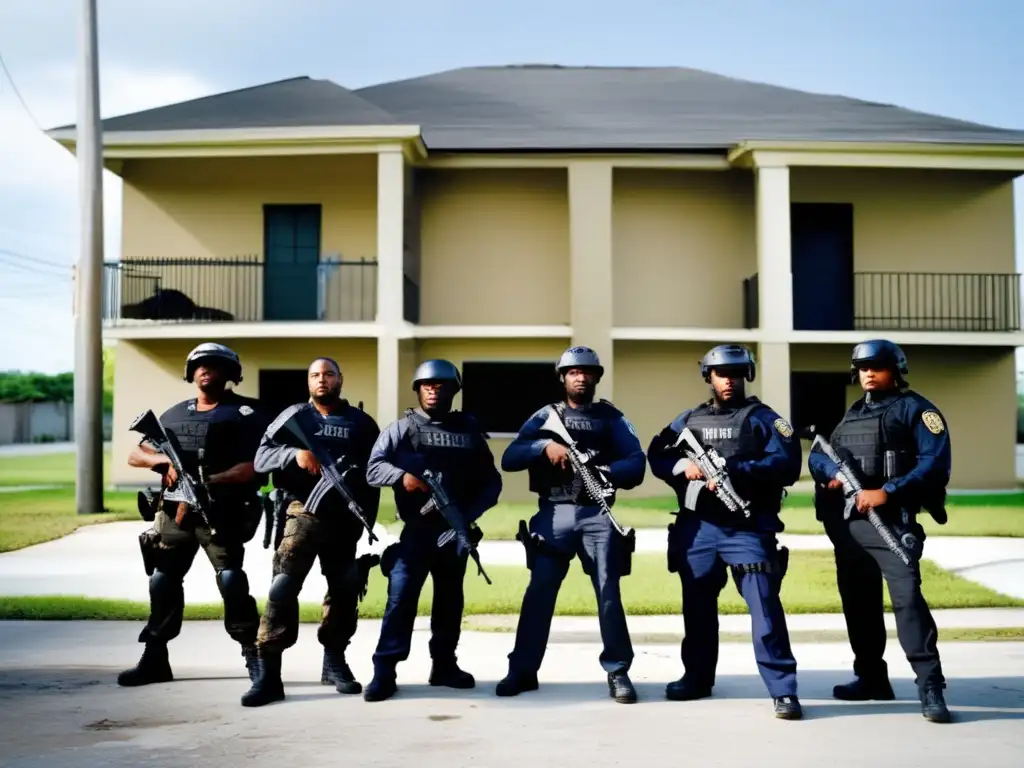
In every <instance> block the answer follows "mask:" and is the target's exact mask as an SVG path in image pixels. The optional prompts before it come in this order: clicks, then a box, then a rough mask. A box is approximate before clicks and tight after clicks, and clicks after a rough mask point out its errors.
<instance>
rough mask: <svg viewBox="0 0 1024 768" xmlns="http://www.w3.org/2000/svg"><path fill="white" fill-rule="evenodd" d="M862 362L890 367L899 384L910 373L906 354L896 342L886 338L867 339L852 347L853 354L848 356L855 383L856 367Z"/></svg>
mask: <svg viewBox="0 0 1024 768" xmlns="http://www.w3.org/2000/svg"><path fill="white" fill-rule="evenodd" d="M864 363H881V364H883V365H884V366H886V367H887V368H890V369H891V370H892V371H893V373H895V374H896V381H897V383H899V384H905V383H906V382H905V381H904V379H903V377H904V376H906V375H907V374H908V373H910V367H909V366H908V365H907V356H906V355H905V354H904V353H903V350H902V349H900V347H899V345H898V344H895V343H893V342H891V341H889V340H888V339H869V340H868V341H862V342H861V343H860V344H858V345H857V346H855V347H854V348H853V354H852V355H851V356H850V381H851V382H852V383H854V384H856V383H857V369H858V367H859V366H861V365H863V364H864Z"/></svg>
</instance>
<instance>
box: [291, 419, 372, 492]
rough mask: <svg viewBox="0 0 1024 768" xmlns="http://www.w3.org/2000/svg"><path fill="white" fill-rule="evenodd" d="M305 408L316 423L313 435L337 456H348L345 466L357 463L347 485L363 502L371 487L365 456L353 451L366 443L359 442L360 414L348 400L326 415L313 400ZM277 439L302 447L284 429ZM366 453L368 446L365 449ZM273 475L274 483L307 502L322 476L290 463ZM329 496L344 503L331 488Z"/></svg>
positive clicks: (332, 454) (329, 452) (329, 451)
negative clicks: (367, 475) (316, 475)
mask: <svg viewBox="0 0 1024 768" xmlns="http://www.w3.org/2000/svg"><path fill="white" fill-rule="evenodd" d="M303 409H305V410H308V414H307V417H308V418H309V419H310V420H311V421H312V422H313V423H314V424H315V425H316V429H315V431H314V432H313V433H312V435H311V437H312V439H313V440H315V441H316V442H317V443H318V444H319V445H320V446H322V447H323V449H324V450H325V451H327V453H328V454H330V455H331V456H332V457H333V458H334V459H340V458H341V457H343V456H344V457H345V466H351V465H355V466H356V469H355V470H354V471H352V472H349V473H348V474H347V475H346V477H345V484H346V485H348V487H349V490H351V491H352V493H353V495H354V496H355V497H356V500H357V501H359V502H360V503H364V501H363V493H364V491H365V490H366V489H367V488H368V485H367V483H366V458H367V457H366V455H356V454H355V453H354V451H355V450H356V449H357V448H359V447H360V446H361V445H362V446H365V442H363V441H360V430H361V429H362V428H363V419H361V418H360V416H361V413H360V412H359V411H358V410H357V409H355V408H354V407H352V406H351V405H349V403H348V401H347V400H342V401H341V404H340V407H338V408H337V409H335V411H334V412H333V413H331V414H329V415H327V416H324V415H323V414H322V413H320V411H318V410H317V409H316V408H315V407H313V405H312V404H311V403H306V404H305V405H304V406H303ZM277 439H278V440H280V441H281V442H282V443H283V444H285V445H289V446H291V447H293V448H300V449H301V448H302V447H303V446H302V444H301V443H300V442H299V441H298V439H297V438H295V437H294V436H292V435H291V434H289V433H287V432H286V431H285V430H282V431H281V432H280V433H278V438H277ZM362 450H363V453H364V454H365V452H366V449H365V447H364V448H363V449H362ZM273 474H274V484H275V485H276V486H279V487H281V488H283V489H284V490H285V492H286V493H287V494H288V495H289V496H292V497H294V498H295V499H297V500H298V501H301V502H305V501H306V499H307V498H309V494H310V493H311V492H312V491H313V488H315V487H316V485H317V482H318V481H319V480H320V478H319V477H315V476H313V475H310V474H309V473H308V472H307V471H306V470H304V469H302V468H301V467H298V466H295V465H294V464H292V463H290V462H289V465H288V466H287V467H286V468H285V469H284V470H278V471H276V472H274V473H273ZM329 498H330V499H331V500H332V501H334V502H336V503H338V504H344V501H343V499H342V498H341V496H340V494H338V492H337V491H336V490H333V489H332V490H331V491H329Z"/></svg>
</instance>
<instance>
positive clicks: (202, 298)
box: [103, 257, 377, 325]
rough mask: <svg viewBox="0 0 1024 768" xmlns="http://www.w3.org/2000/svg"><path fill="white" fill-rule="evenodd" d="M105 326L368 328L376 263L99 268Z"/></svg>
mask: <svg viewBox="0 0 1024 768" xmlns="http://www.w3.org/2000/svg"><path fill="white" fill-rule="evenodd" d="M103 272H104V274H103V321H104V322H105V323H106V324H108V325H125V324H129V323H131V322H133V321H146V320H148V321H156V322H163V323H169V322H211V321H219V322H243V323H244V322H260V321H264V320H325V321H334V322H372V321H373V320H374V319H375V318H376V314H377V262H376V261H372V260H368V259H360V260H359V261H342V260H327V261H321V262H319V263H317V264H276V263H271V264H267V263H266V262H265V261H264V260H263V259H261V258H259V257H242V258H237V259H133V260H122V261H116V262H107V263H106V264H104V270H103Z"/></svg>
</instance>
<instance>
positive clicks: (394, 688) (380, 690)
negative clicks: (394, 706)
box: [363, 667, 398, 701]
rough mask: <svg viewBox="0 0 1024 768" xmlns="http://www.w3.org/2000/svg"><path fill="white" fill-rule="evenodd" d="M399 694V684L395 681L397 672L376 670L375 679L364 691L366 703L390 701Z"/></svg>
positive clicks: (374, 671) (382, 669)
mask: <svg viewBox="0 0 1024 768" xmlns="http://www.w3.org/2000/svg"><path fill="white" fill-rule="evenodd" d="M397 692H398V684H397V682H396V681H395V670H394V669H384V668H379V667H378V668H375V669H374V670H373V679H372V680H371V681H370V684H369V685H367V686H366V690H365V691H363V700H364V701H384V700H385V699H390V698H391V697H392V696H394V695H395V694H396V693H397Z"/></svg>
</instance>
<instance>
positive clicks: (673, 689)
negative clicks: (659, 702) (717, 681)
mask: <svg viewBox="0 0 1024 768" xmlns="http://www.w3.org/2000/svg"><path fill="white" fill-rule="evenodd" d="M710 695H711V686H710V685H697V684H696V683H693V682H691V681H690V680H688V679H687V677H686V675H683V676H682V677H681V678H679V679H678V680H675V681H673V682H671V683H669V684H668V685H666V686H665V698H666V699H669V700H671V701H693V700H695V699H706V698H707V697H708V696H710Z"/></svg>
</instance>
